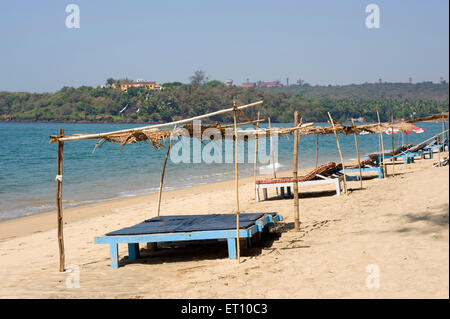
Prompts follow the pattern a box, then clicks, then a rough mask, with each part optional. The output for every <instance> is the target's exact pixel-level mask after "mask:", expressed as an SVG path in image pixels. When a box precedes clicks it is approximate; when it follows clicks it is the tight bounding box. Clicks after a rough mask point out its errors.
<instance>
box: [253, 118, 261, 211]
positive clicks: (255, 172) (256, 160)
mask: <svg viewBox="0 0 450 319" xmlns="http://www.w3.org/2000/svg"><path fill="white" fill-rule="evenodd" d="M257 121H258V123H259V121H260V120H259V111H258V120H257ZM257 167H258V134H256V135H255V163H254V164H253V175H254V182H255V201H256V202H257V201H258V200H257V198H258V197H257V196H256V192H259V190H258V189H257V188H256V175H257Z"/></svg>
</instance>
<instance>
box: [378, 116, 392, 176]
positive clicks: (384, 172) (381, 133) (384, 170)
mask: <svg viewBox="0 0 450 319" xmlns="http://www.w3.org/2000/svg"><path fill="white" fill-rule="evenodd" d="M377 117H378V124H380V123H381V122H380V113H378V110H377ZM380 142H381V153H382V155H383V178H384V177H386V176H387V172H386V162H385V161H384V143H383V132H380ZM392 152H394V150H392Z"/></svg>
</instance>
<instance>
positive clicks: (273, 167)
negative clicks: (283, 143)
mask: <svg viewBox="0 0 450 319" xmlns="http://www.w3.org/2000/svg"><path fill="white" fill-rule="evenodd" d="M268 120H269V130H270V129H271V128H272V125H271V123H270V117H269V118H268ZM270 156H271V158H272V169H273V178H277V173H276V171H275V154H274V152H273V139H272V133H271V134H270ZM275 189H276V191H277V196H278V187H276V188H275Z"/></svg>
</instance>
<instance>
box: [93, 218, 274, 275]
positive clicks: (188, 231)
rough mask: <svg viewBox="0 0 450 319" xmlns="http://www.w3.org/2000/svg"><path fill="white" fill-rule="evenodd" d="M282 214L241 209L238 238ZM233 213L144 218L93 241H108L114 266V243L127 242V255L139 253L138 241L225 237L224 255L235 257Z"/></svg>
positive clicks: (116, 260)
mask: <svg viewBox="0 0 450 319" xmlns="http://www.w3.org/2000/svg"><path fill="white" fill-rule="evenodd" d="M281 220H282V216H281V215H278V214H277V213H242V214H240V216H239V224H240V225H239V238H245V239H247V243H248V244H250V243H251V238H252V236H253V235H254V234H256V233H258V232H263V231H267V229H268V228H269V227H271V226H273V225H274V224H275V223H276V222H278V221H281ZM236 239H237V230H236V215H235V214H210V215H179V216H160V217H154V218H151V219H148V220H146V221H144V222H142V223H139V224H137V225H134V226H132V227H126V228H123V229H120V230H117V231H113V232H110V233H107V234H106V235H105V236H103V237H96V238H95V243H96V244H109V245H110V253H111V268H118V266H119V253H118V244H128V259H129V260H136V259H138V258H139V257H140V256H139V243H161V242H181V241H183V242H186V241H194V240H195V241H197V240H227V243H228V256H229V258H230V259H236Z"/></svg>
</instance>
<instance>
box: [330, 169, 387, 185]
mask: <svg viewBox="0 0 450 319" xmlns="http://www.w3.org/2000/svg"><path fill="white" fill-rule="evenodd" d="M339 172H340V173H342V174H343V171H342V170H340V171H339ZM361 172H377V173H378V178H383V177H384V173H383V168H382V167H381V166H375V167H363V168H361ZM345 173H346V174H347V173H359V168H346V169H345ZM346 176H347V180H348V181H354V180H357V181H359V175H358V176H348V175H346Z"/></svg>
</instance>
